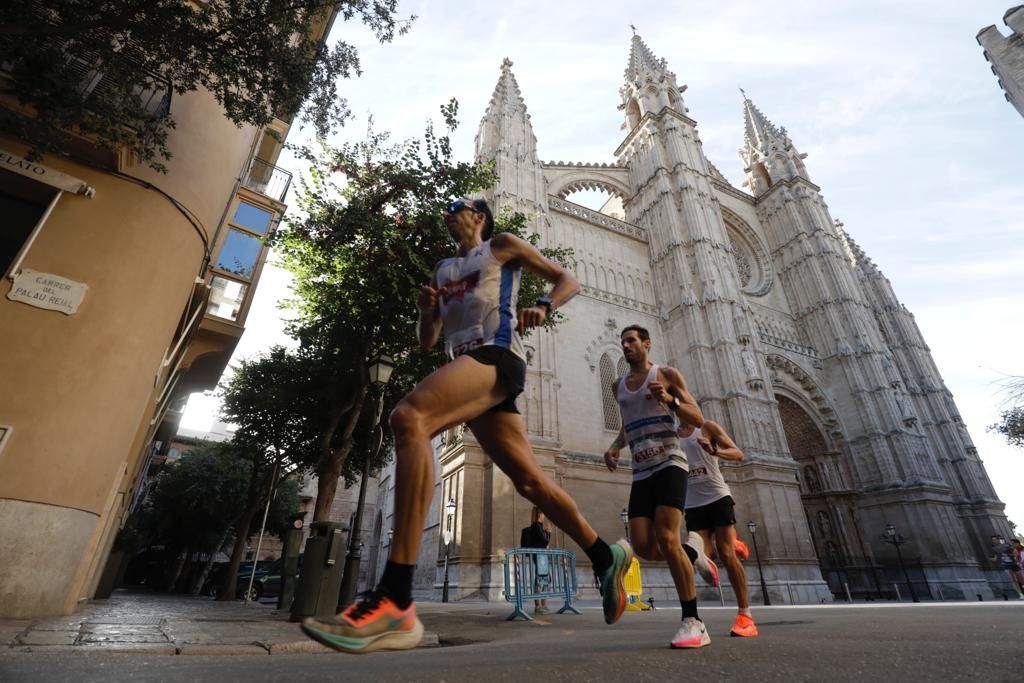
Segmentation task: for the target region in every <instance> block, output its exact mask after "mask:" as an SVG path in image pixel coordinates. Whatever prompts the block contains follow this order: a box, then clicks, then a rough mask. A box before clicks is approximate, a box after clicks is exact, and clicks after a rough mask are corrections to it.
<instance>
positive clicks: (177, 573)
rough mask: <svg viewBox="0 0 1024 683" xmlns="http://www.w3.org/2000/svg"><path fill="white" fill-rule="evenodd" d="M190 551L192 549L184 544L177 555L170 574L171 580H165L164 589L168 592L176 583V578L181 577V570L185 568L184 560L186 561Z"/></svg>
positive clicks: (171, 590)
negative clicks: (165, 585)
mask: <svg viewBox="0 0 1024 683" xmlns="http://www.w3.org/2000/svg"><path fill="white" fill-rule="evenodd" d="M191 552H192V549H191V548H189V547H188V546H185V547H184V548H182V550H181V552H180V554H179V555H178V561H177V562H175V564H174V573H173V574H172V575H171V580H170V581H168V582H167V588H166V589H165V590H166V591H167V592H168V593H173V592H174V589H175V587H176V586H177V585H178V579H180V578H181V570H182V569H184V568H185V562H187V561H188V556H189V554H190V553H191Z"/></svg>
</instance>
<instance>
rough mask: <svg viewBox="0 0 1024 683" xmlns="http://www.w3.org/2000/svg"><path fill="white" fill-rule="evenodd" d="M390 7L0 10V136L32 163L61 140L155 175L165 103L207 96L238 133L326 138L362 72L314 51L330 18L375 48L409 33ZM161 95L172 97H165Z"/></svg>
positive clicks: (311, 3)
mask: <svg viewBox="0 0 1024 683" xmlns="http://www.w3.org/2000/svg"><path fill="white" fill-rule="evenodd" d="M397 5H398V0H289V1H288V2H279V1H278V0H204V1H203V2H186V1H183V0H145V1H142V0H123V1H121V2H110V1H109V0H62V1H61V2H41V1H39V0H24V1H19V2H4V3H0V71H3V72H6V74H5V75H6V76H7V77H6V78H2V79H0V81H2V83H3V85H2V86H0V94H4V95H8V96H13V97H14V98H15V99H16V100H17V102H18V103H19V104H20V108H19V109H20V110H19V111H16V110H15V108H3V107H0V128H2V129H3V130H5V131H7V132H9V133H13V134H15V135H17V136H18V137H21V138H23V139H26V140H29V141H31V143H32V144H33V145H34V152H35V153H36V155H38V154H41V153H54V154H56V153H61V152H65V151H67V150H68V147H69V144H68V143H69V140H68V137H67V134H66V131H69V130H76V131H78V132H81V133H84V134H86V135H89V136H92V137H94V138H95V139H97V140H98V141H99V143H100V144H101V145H102V146H103V147H106V148H108V149H112V150H116V149H118V148H120V147H123V146H124V147H127V148H128V149H129V150H130V151H131V152H133V153H134V154H135V155H137V156H138V157H140V158H141V159H143V160H145V161H146V162H148V163H149V164H150V165H151V166H153V167H154V168H157V169H160V170H163V169H164V166H163V164H162V163H161V162H162V160H165V159H167V158H169V157H170V152H169V151H168V149H167V147H166V141H167V135H168V132H169V131H170V130H171V129H172V128H173V127H174V119H173V117H172V116H171V114H170V111H169V110H168V108H167V107H164V106H162V97H163V94H164V93H166V95H167V96H170V94H171V91H173V93H175V94H177V95H182V94H185V93H187V92H190V91H193V90H196V89H198V88H200V87H202V88H205V89H207V90H209V91H210V92H211V93H212V94H213V96H214V97H215V98H216V99H217V101H218V102H219V103H220V104H221V106H222V107H223V109H224V112H225V114H226V115H227V117H228V118H229V119H230V120H231V121H233V122H234V123H236V124H238V125H242V124H252V125H256V126H265V125H267V124H268V123H270V122H271V121H272V120H273V118H274V117H275V116H277V117H280V118H283V119H285V120H291V119H292V117H295V116H298V117H299V118H300V119H302V120H304V121H308V122H310V123H312V124H313V125H314V126H315V128H316V131H317V133H318V134H320V135H325V134H326V133H327V132H328V131H329V130H330V128H331V127H332V126H333V125H336V124H338V123H340V122H341V121H343V120H344V119H345V118H346V116H347V115H348V108H347V106H346V103H345V100H344V99H343V98H341V97H339V94H338V86H337V82H338V79H339V78H348V77H349V76H352V75H353V74H356V75H358V74H359V73H360V64H359V54H358V51H357V50H356V48H355V46H353V45H351V44H350V43H346V42H344V41H342V42H339V43H338V44H337V45H335V46H334V47H332V48H327V47H325V46H324V45H322V44H320V43H318V42H316V41H315V40H314V39H313V36H311V35H310V34H309V28H310V27H311V26H316V25H319V24H321V23H323V22H328V21H329V20H330V18H331V17H332V16H333V15H334V12H337V16H340V17H341V18H342V19H343V20H346V21H348V20H350V19H358V20H359V21H360V22H362V23H363V24H364V25H366V26H367V27H369V28H370V30H372V31H373V33H374V35H375V36H376V37H377V38H378V39H379V40H380V41H381V42H382V43H385V42H390V41H391V40H392V38H393V37H394V35H395V34H396V32H397V33H399V34H401V33H404V32H405V31H406V30H408V28H409V26H410V23H411V21H412V20H413V19H414V18H415V17H410V18H409V19H406V20H401V19H399V18H397V17H396V12H397ZM167 84H169V86H170V88H169V89H168V87H167Z"/></svg>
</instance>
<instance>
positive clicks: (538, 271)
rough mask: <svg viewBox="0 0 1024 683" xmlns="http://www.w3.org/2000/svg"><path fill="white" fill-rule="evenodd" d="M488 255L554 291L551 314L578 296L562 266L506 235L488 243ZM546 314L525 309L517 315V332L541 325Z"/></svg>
mask: <svg viewBox="0 0 1024 683" xmlns="http://www.w3.org/2000/svg"><path fill="white" fill-rule="evenodd" d="M491 253H492V254H493V255H494V258H496V259H497V260H498V261H499V262H500V263H507V262H508V261H512V260H514V261H516V262H517V263H518V264H519V265H520V266H521V267H522V268H523V269H524V270H527V271H529V272H531V273H533V274H534V275H539V276H540V277H542V278H544V279H545V280H547V281H548V282H550V283H552V284H553V285H554V287H553V288H552V289H551V291H550V292H548V295H547V296H548V298H549V299H551V310H552V311H554V310H555V309H556V308H560V307H561V306H564V305H565V304H566V303H568V302H569V300H570V299H572V298H573V297H574V296H576V295H577V294H579V292H580V283H579V282H577V281H576V278H575V277H573V276H572V274H571V273H569V271H567V270H566V269H565V268H563V267H562V266H560V265H558V264H557V263H555V262H554V261H552V260H550V259H548V258H545V257H544V255H543V254H541V253H540V250H538V249H537V247H535V246H533V245H532V244H530V243H529V242H527V241H526V240H524V239H520V238H519V237H516V236H515V235H513V234H511V233H507V232H503V233H499V234H497V235H495V236H494V238H493V239H492V240H491ZM547 314H548V311H547V309H546V308H545V307H544V306H527V307H525V308H523V309H522V310H520V311H519V331H520V332H523V331H525V330H527V329H528V328H530V327H538V326H540V325H542V324H544V320H545V319H546V318H547Z"/></svg>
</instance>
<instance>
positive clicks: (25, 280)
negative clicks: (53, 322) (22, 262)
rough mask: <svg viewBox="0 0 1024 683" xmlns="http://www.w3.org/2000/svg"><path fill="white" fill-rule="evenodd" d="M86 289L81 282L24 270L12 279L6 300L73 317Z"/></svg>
mask: <svg viewBox="0 0 1024 683" xmlns="http://www.w3.org/2000/svg"><path fill="white" fill-rule="evenodd" d="M86 289H88V287H87V286H86V285H84V284H82V283H81V282H75V281H74V280H69V279H67V278H66V277H61V276H60V275H52V274H50V273H40V272H39V271H36V270H28V269H26V270H23V271H21V272H20V273H19V274H18V275H17V276H16V277H15V278H14V282H12V283H11V291H9V292H7V298H8V299H10V300H11V301H20V302H22V303H25V304H28V305H29V306H35V307H36V308H45V309H47V310H50V311H60V312H61V313H64V314H65V315H73V314H74V313H76V312H77V311H78V307H79V306H80V305H81V304H82V299H84V298H85V290H86Z"/></svg>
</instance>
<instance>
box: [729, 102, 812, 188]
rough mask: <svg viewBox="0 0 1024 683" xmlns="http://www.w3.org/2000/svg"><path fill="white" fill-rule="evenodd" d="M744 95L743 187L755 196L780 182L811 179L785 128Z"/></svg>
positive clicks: (802, 157)
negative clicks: (744, 173) (776, 123)
mask: <svg viewBox="0 0 1024 683" xmlns="http://www.w3.org/2000/svg"><path fill="white" fill-rule="evenodd" d="M740 92H741V93H743V148H742V149H741V150H740V157H741V158H742V159H743V163H744V164H745V166H746V167H745V168H744V169H743V170H744V171H745V172H746V174H747V179H746V181H744V183H743V184H744V185H745V186H747V187H749V188H750V190H751V191H752V192H753V193H754V196H755V197H756V196H760V195H761V194H763V193H764V192H766V191H767V190H768V188H770V187H771V186H772V185H774V184H775V183H777V182H778V181H780V180H792V179H794V178H797V177H800V178H803V179H804V180H810V178H808V176H807V168H806V167H805V166H804V163H803V160H804V159H805V158H806V157H807V155H806V154H801V153H800V152H798V151H797V149H796V147H794V146H793V141H792V140H790V139H789V134H788V133H787V132H786V129H785V128H782V127H778V126H776V125H775V124H774V123H772V122H771V121H770V120H769V119H768V117H767V116H765V115H764V114H763V113H761V110H760V109H758V108H757V106H756V105H755V104H754V103H753V102H752V101H751V100H750V98H749V97H747V94H746V93H745V92H744V91H743V89H742V88H740Z"/></svg>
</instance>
